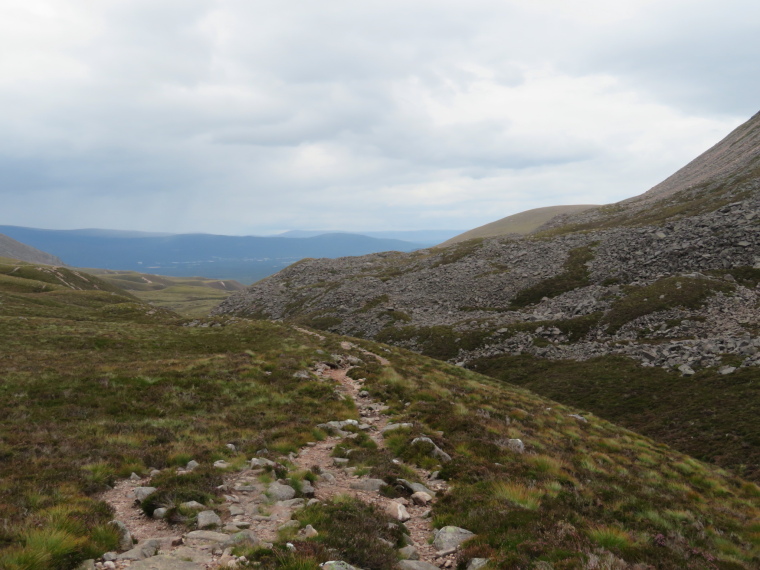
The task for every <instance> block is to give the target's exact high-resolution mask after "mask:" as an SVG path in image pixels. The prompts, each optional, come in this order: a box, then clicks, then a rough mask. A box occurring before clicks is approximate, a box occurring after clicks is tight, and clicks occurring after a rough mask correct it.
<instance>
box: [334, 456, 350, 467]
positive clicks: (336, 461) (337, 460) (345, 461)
mask: <svg viewBox="0 0 760 570" xmlns="http://www.w3.org/2000/svg"><path fill="white" fill-rule="evenodd" d="M333 465H335V466H336V467H343V466H344V465H348V459H345V458H344V457H333Z"/></svg>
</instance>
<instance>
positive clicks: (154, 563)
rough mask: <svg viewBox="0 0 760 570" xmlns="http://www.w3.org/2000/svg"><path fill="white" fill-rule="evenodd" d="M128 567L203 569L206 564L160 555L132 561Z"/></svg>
mask: <svg viewBox="0 0 760 570" xmlns="http://www.w3.org/2000/svg"><path fill="white" fill-rule="evenodd" d="M129 568H130V570H205V568H206V565H205V564H199V563H197V562H189V561H187V560H180V559H179V558H174V557H173V556H164V555H161V556H152V557H151V558H148V559H147V560H140V561H139V562H134V563H133V564H132V565H131V566H130V567H129Z"/></svg>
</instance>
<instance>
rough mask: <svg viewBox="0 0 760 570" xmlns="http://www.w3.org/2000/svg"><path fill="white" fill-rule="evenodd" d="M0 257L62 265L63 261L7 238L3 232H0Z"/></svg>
mask: <svg viewBox="0 0 760 570" xmlns="http://www.w3.org/2000/svg"><path fill="white" fill-rule="evenodd" d="M0 257H7V258H10V259H18V260H21V261H28V262H29V263H44V264H46V265H63V262H62V261H61V260H60V259H58V258H57V257H56V256H54V255H51V254H49V253H45V252H44V251H40V250H39V249H35V248H33V247H32V246H30V245H26V244H24V243H21V242H20V241H16V240H15V239H13V238H9V237H8V236H7V235H5V234H0Z"/></svg>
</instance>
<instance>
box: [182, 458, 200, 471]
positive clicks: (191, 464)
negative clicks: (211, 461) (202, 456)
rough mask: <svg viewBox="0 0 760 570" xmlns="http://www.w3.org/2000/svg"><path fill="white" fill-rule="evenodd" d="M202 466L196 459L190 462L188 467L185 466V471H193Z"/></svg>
mask: <svg viewBox="0 0 760 570" xmlns="http://www.w3.org/2000/svg"><path fill="white" fill-rule="evenodd" d="M200 465H201V464H200V463H198V462H197V461H196V460H195V459H191V460H190V461H189V462H188V463H187V465H185V469H187V470H188V471H192V470H193V469H195V468H196V467H200Z"/></svg>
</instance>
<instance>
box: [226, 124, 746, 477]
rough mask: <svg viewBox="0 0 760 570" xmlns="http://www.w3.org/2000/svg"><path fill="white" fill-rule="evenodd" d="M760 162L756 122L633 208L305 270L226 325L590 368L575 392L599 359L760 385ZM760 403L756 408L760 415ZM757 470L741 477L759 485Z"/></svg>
mask: <svg viewBox="0 0 760 570" xmlns="http://www.w3.org/2000/svg"><path fill="white" fill-rule="evenodd" d="M759 165H760V115H755V116H754V117H753V118H752V119H750V121H748V122H747V123H745V124H744V125H742V126H741V127H739V128H738V129H737V130H735V131H734V132H733V133H731V134H730V135H729V136H728V137H727V138H726V139H725V140H724V141H722V142H721V143H719V144H718V145H716V146H715V147H713V148H712V149H710V150H709V151H707V152H706V153H704V154H703V155H702V156H700V157H699V158H697V159H696V160H694V161H693V162H691V163H690V164H689V165H687V166H686V167H684V168H683V169H681V170H680V171H679V172H677V173H676V174H675V175H673V176H672V177H671V178H669V179H667V180H666V181H665V182H663V183H662V184H660V185H658V186H656V187H655V188H653V189H652V190H651V191H649V192H647V193H646V194H643V195H642V196H639V197H637V198H634V199H631V200H627V201H625V202H622V203H619V204H615V205H612V206H605V207H602V208H598V209H593V210H588V211H586V212H582V213H579V214H573V215H570V216H560V217H558V218H555V219H554V220H553V221H551V222H549V223H548V224H545V225H544V226H543V228H541V230H540V231H538V232H536V233H534V234H532V235H529V236H524V237H520V236H509V237H501V238H491V239H476V240H470V241H466V242H462V243H459V244H456V245H454V246H452V247H448V248H437V249H427V250H420V251H417V252H413V253H410V254H401V253H380V254H374V255H368V256H363V257H355V258H341V259H335V260H325V259H319V260H305V261H303V262H301V263H297V264H294V265H292V266H290V267H288V268H287V269H285V270H283V271H281V272H280V273H278V274H276V275H274V276H272V277H270V278H268V279H266V280H263V281H261V282H259V283H256V284H254V285H253V286H252V287H250V288H248V289H247V290H246V291H244V292H241V293H238V294H235V295H233V296H231V297H230V298H229V299H228V300H226V301H225V302H224V303H222V304H221V305H220V306H219V307H218V308H217V309H216V310H215V312H216V313H217V314H237V315H248V316H256V317H262V318H269V319H275V320H288V321H294V322H300V323H302V324H306V325H310V326H314V327H317V328H322V329H325V330H330V331H334V332H339V333H342V334H349V335H353V336H358V337H365V338H372V339H375V340H381V341H384V342H387V343H392V344H396V345H399V346H403V347H406V348H410V349H412V350H416V351H419V352H423V353H425V354H428V355H431V356H435V357H437V358H441V359H445V360H449V361H450V362H452V363H457V364H460V365H461V366H476V365H477V366H482V367H484V368H485V367H486V365H485V362H484V359H485V360H488V359H503V358H505V357H517V356H520V355H530V356H532V357H534V358H536V359H537V361H545V360H547V359H548V360H550V361H567V360H571V361H575V362H587V363H589V364H588V366H587V367H586V369H585V372H581V373H579V382H581V381H587V380H588V378H592V377H593V373H592V370H591V368H592V366H594V365H595V363H598V359H604V358H607V359H609V358H619V357H623V358H625V359H627V360H626V362H630V361H633V362H635V363H637V366H638V368H639V369H644V370H646V369H650V370H651V369H653V368H655V367H656V368H657V369H658V370H660V369H661V370H668V371H671V373H672V374H676V375H678V376H679V377H692V376H695V375H696V378H702V376H701V375H706V376H705V377H706V378H707V377H709V378H717V377H720V376H728V375H731V374H740V375H739V376H735V378H742V379H744V378H750V376H751V377H753V378H757V377H758V372H759V371H760V368H758V366H760V350H758V349H760V337H758V333H759V332H760V327H758V323H760V309H759V307H760V288H758V283H759V282H760V215H759V214H760V166H759ZM745 371H746V372H745ZM747 375H749V376H747ZM501 377H504V375H501ZM507 379H509V377H508V374H507ZM695 385H696V384H695ZM734 392H735V393H737V394H738V393H740V392H741V390H739V389H738V388H737V389H736V390H735V391H734ZM745 396H746V394H745ZM555 397H556V396H555ZM651 398H652V399H653V403H652V405H653V406H656V405H657V402H656V400H657V398H656V396H655V395H651ZM757 401H758V400H757V395H755V396H753V398H751V399H749V400H748V401H747V405H750V406H752V409H753V410H755V411H757V407H758V404H757ZM589 409H594V408H593V407H591V406H589ZM721 413H728V411H727V410H723V411H722V412H719V414H721ZM613 419H614V418H613ZM697 423H699V422H697ZM729 425H732V426H733V427H732V428H731V429H734V428H736V430H738V428H737V427H736V426H735V425H733V424H730V422H729ZM632 427H636V428H637V429H642V430H643V431H646V429H645V428H644V427H641V426H638V425H635V426H632ZM754 427H755V428H756V427H757V426H754ZM679 429H686V428H683V427H682V428H679ZM736 430H734V431H736ZM666 431H667V430H666ZM671 431H672V430H671ZM703 431H704V430H703ZM749 431H750V432H751V431H752V430H751V429H750V430H749ZM669 433H670V432H669ZM755 433H757V430H756V429H755ZM679 434H680V435H679V437H681V436H682V435H683V434H681V433H680V432H679ZM653 435H658V434H653ZM668 437H670V436H668ZM689 437H704V434H703V433H700V434H697V435H694V436H691V435H690V436H689ZM731 437H732V438H734V439H735V441H736V442H737V443H736V445H737V448H736V454H735V456H734V458H733V459H731V460H728V459H726V460H725V464H732V465H733V464H736V462H741V461H742V459H741V458H742V452H741V451H740V450H741V449H744V448H745V447H744V446H746V445H749V444H748V439H747V438H748V437H749V438H750V439H752V437H754V436H747V435H746V434H745V430H744V428H742V429H741V430H738V432H737V433H734V434H733V435H732V436H731ZM666 439H667V437H666ZM686 439H688V438H686ZM756 443H757V444H760V441H758V442H756ZM753 449H755V452H754V453H756V454H757V447H754V448H753ZM724 451H725V450H724ZM724 451H718V450H714V449H713V450H711V451H710V452H709V453H707V452H706V457H707V456H709V458H711V459H715V460H719V461H720V458H719V456H721V457H724V459H725V457H726V456H728V455H731V453H724ZM743 457H744V459H746V453H745V454H744V456H743ZM758 459H760V456H756V457H755V458H754V459H753V460H752V461H754V462H755V463H753V464H752V466H751V467H747V466H746V465H744V464H742V465H743V467H742V469H749V470H750V471H752V472H753V473H755V474H756V475H759V474H760V467H759V466H758V465H760V464H759V463H758V462H757V460H758Z"/></svg>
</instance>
